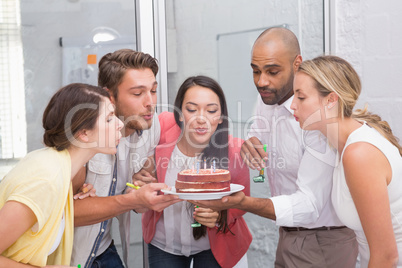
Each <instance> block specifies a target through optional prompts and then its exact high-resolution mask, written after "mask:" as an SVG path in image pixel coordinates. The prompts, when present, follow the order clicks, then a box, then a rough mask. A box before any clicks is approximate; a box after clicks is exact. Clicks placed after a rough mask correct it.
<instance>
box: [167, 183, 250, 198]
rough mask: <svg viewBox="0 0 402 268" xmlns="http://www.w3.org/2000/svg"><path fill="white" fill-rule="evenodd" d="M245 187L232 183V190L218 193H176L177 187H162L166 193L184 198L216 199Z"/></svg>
mask: <svg viewBox="0 0 402 268" xmlns="http://www.w3.org/2000/svg"><path fill="white" fill-rule="evenodd" d="M243 189H244V186H243V185H240V184H235V183H231V184H230V191H228V192H218V193H176V188H174V187H172V188H171V190H165V189H162V192H163V193H165V194H174V195H177V196H178V197H179V198H180V199H183V200H214V199H221V198H222V197H224V196H227V195H231V194H233V193H236V192H239V191H241V190H243Z"/></svg>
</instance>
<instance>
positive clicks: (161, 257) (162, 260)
mask: <svg viewBox="0 0 402 268" xmlns="http://www.w3.org/2000/svg"><path fill="white" fill-rule="evenodd" d="M191 260H193V268H215V267H216V268H220V266H219V264H218V262H217V261H216V260H215V258H214V255H212V251H211V250H210V249H209V250H204V251H201V252H200V253H197V254H194V255H190V256H189V257H186V256H181V255H174V254H170V253H168V252H166V251H163V250H161V249H159V248H157V247H155V246H153V245H151V244H148V261H149V268H189V267H190V263H191Z"/></svg>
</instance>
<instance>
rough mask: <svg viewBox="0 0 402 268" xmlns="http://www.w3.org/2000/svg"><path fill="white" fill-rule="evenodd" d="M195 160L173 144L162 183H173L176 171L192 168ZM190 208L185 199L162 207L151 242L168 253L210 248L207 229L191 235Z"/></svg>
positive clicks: (191, 213) (184, 252)
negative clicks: (199, 235) (195, 236)
mask: <svg viewBox="0 0 402 268" xmlns="http://www.w3.org/2000/svg"><path fill="white" fill-rule="evenodd" d="M195 160H196V157H188V156H186V155H184V154H183V153H182V152H181V151H180V150H179V148H178V147H177V145H176V146H175V148H174V150H173V153H172V156H171V157H170V161H169V166H168V169H167V171H166V178H165V184H166V185H168V186H174V185H175V182H176V178H177V174H178V173H179V172H180V171H182V170H184V169H189V168H191V167H192V165H193V163H194V162H195ZM200 168H202V165H201V167H200ZM189 208H190V203H188V202H186V201H183V202H179V203H176V204H173V205H171V206H169V207H167V208H165V209H164V211H163V214H162V216H161V217H160V219H159V221H158V222H157V224H156V232H155V236H154V238H153V239H152V241H151V244H152V245H154V246H155V247H157V248H159V249H161V250H164V251H166V252H169V253H171V254H175V255H184V256H187V257H188V256H190V255H193V254H197V253H199V252H201V251H204V250H208V249H210V248H211V247H210V245H209V239H208V233H207V234H206V235H205V236H203V237H201V238H200V239H198V240H195V239H194V237H193V227H191V224H192V223H194V218H193V212H194V210H190V209H189Z"/></svg>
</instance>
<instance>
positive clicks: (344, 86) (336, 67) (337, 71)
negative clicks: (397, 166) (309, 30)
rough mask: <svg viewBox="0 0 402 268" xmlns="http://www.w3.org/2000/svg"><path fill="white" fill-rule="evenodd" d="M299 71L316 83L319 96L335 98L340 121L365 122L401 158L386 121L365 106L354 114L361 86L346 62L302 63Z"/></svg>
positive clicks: (326, 58) (334, 59) (327, 59)
mask: <svg viewBox="0 0 402 268" xmlns="http://www.w3.org/2000/svg"><path fill="white" fill-rule="evenodd" d="M298 71H299V72H303V73H305V74H307V75H308V76H310V77H311V78H312V79H313V80H314V81H315V87H316V89H317V90H318V92H319V93H320V94H321V96H324V97H325V96H327V95H328V94H330V93H331V92H334V93H335V94H336V95H338V98H339V101H338V105H339V111H340V116H341V118H344V117H351V118H354V119H356V120H358V121H366V123H367V124H368V125H369V126H371V127H373V128H375V129H376V130H377V131H378V132H379V133H380V134H381V135H383V136H384V137H385V138H386V139H387V140H388V141H389V142H391V143H392V144H393V145H395V146H396V147H397V148H398V150H399V154H400V155H401V156H402V146H401V145H399V143H398V138H397V137H395V136H394V135H393V134H392V130H391V128H390V126H389V124H388V123H387V122H386V121H382V119H381V117H380V116H379V115H376V114H372V113H370V112H368V111H367V105H366V106H365V108H364V109H358V110H356V111H353V108H354V106H355V104H356V102H357V99H358V98H359V95H360V92H361V82H360V78H359V75H358V74H357V73H356V71H355V70H354V69H353V67H352V65H350V63H349V62H347V61H346V60H344V59H342V58H340V57H337V56H319V57H316V58H314V59H312V60H307V61H303V62H302V63H301V65H300V67H299V70H298Z"/></svg>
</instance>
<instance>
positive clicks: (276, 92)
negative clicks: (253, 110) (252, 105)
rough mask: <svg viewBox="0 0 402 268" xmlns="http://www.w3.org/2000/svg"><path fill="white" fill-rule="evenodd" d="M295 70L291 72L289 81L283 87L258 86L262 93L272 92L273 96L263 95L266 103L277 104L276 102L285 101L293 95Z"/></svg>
mask: <svg viewBox="0 0 402 268" xmlns="http://www.w3.org/2000/svg"><path fill="white" fill-rule="evenodd" d="M293 78H294V75H293V71H292V72H291V74H290V76H289V79H288V81H287V82H286V84H285V85H284V86H283V87H281V88H279V89H278V88H269V87H267V86H266V87H257V90H258V92H259V93H260V95H261V93H262V94H264V93H265V92H266V93H271V96H269V97H263V96H262V95H261V99H262V101H263V102H264V104H266V105H275V104H282V103H284V102H285V101H286V100H287V99H289V98H290V96H292V95H293Z"/></svg>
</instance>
